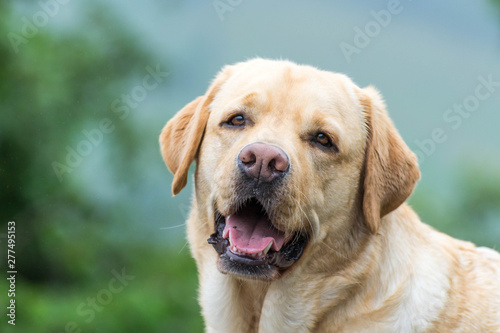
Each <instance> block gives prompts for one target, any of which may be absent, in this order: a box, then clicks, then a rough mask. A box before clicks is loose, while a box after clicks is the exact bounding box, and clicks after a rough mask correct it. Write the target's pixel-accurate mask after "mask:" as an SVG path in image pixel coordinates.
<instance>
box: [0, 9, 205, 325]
mask: <svg viewBox="0 0 500 333" xmlns="http://www.w3.org/2000/svg"><path fill="white" fill-rule="evenodd" d="M34 9H35V10H36V9H38V10H40V8H37V7H36V4H35V7H34ZM82 14H83V15H82V16H81V17H83V18H84V21H83V22H82V23H81V24H82V26H83V27H84V28H82V29H74V30H68V31H64V32H63V33H55V32H54V31H51V30H50V29H49V28H48V27H45V28H44V29H39V32H38V33H37V34H36V36H34V37H33V38H29V39H28V42H27V43H23V44H20V45H19V50H18V52H17V53H16V52H15V47H13V45H12V44H11V43H10V41H9V39H7V38H1V39H0V110H1V121H0V156H1V159H0V183H1V184H2V189H1V192H0V202H1V203H2V209H1V210H0V221H1V224H0V228H1V231H0V232H2V233H4V232H5V231H6V230H7V222H8V221H11V220H14V221H16V223H17V226H16V229H17V233H16V237H17V243H16V248H15V250H16V253H17V257H16V261H17V262H16V265H17V270H18V274H17V279H16V287H17V288H16V301H17V311H16V312H17V316H16V319H17V320H16V327H12V326H10V325H7V323H6V319H5V318H6V316H5V314H4V311H5V310H4V311H2V313H3V315H2V317H3V319H2V321H1V323H0V327H2V328H1V329H0V331H2V332H14V331H16V332H64V331H65V330H67V331H71V332H73V331H75V332H78V329H81V332H94V331H100V332H158V331H161V332H196V331H201V330H202V329H201V327H202V323H201V319H200V310H199V308H198V305H197V301H196V285H197V282H196V270H195V267H194V263H193V261H192V259H191V257H190V255H189V250H188V249H187V248H184V249H183V250H182V251H180V252H179V250H180V249H181V248H183V245H184V242H183V241H179V242H178V244H170V245H168V246H167V244H165V245H162V244H156V243H150V242H148V241H147V237H145V236H143V237H140V238H139V240H138V237H134V236H136V235H134V234H133V233H132V232H131V231H129V230H128V228H127V227H128V226H129V225H131V224H133V223H137V221H131V218H130V215H131V214H130V213H131V211H133V210H134V207H133V206H130V205H128V204H127V202H120V197H117V198H116V201H114V202H109V201H108V200H103V199H102V198H100V197H99V196H98V195H92V193H90V194H89V193H88V192H89V191H91V190H92V187H89V186H87V184H85V181H83V180H82V177H81V176H82V174H83V170H84V168H85V167H86V166H85V163H86V162H87V161H84V162H85V163H84V162H82V163H81V165H77V166H76V167H74V168H73V171H72V172H71V173H64V174H63V175H62V179H61V180H59V179H58V177H57V175H56V172H55V171H54V169H53V165H52V163H53V162H54V161H57V162H60V163H63V164H65V160H66V155H67V154H68V151H67V147H68V146H69V147H72V148H73V149H76V148H75V147H76V146H77V144H78V143H79V142H81V141H82V140H85V139H86V138H85V136H84V134H83V132H82V131H83V130H87V131H92V130H93V129H95V128H98V127H99V123H100V122H101V121H102V119H105V118H107V119H110V120H111V121H112V123H113V125H114V130H113V132H112V133H110V134H106V135H105V136H104V138H103V139H102V143H100V144H99V145H98V146H96V147H94V150H93V151H92V154H94V155H95V154H99V153H100V152H101V151H102V150H105V151H107V154H104V157H103V158H104V159H106V161H105V162H104V165H105V166H106V170H100V169H97V170H94V171H93V175H94V176H95V178H94V177H91V180H92V181H94V179H95V181H96V182H99V181H101V180H102V178H103V177H107V178H110V179H109V180H108V182H109V183H110V184H111V186H115V187H120V188H122V191H123V188H125V190H124V191H125V192H126V191H127V189H128V190H129V191H133V190H134V188H135V186H136V184H137V182H139V180H140V179H141V177H140V174H138V173H137V170H138V167H137V166H138V161H136V160H134V157H135V156H136V155H137V154H138V152H139V151H140V150H141V149H142V147H141V144H142V141H141V140H140V135H141V133H139V132H138V130H137V128H136V127H135V126H134V123H133V121H132V120H131V119H124V120H122V119H120V118H119V115H120V114H115V113H113V112H111V111H110V104H111V103H112V102H113V101H114V100H115V99H116V98H119V97H120V96H121V94H123V93H126V92H128V91H130V85H131V82H134V81H137V80H140V79H142V77H143V76H144V74H145V72H146V70H145V68H146V66H151V67H155V65H156V64H157V63H161V61H158V60H157V59H154V58H153V57H151V56H150V55H149V54H147V53H146V52H145V51H143V50H142V48H141V47H140V45H138V44H137V41H138V40H140V38H138V36H134V35H133V34H131V33H130V32H129V31H128V29H127V28H126V26H125V25H124V24H123V23H121V22H119V20H117V19H116V18H115V17H114V16H113V15H111V13H109V12H108V11H107V10H106V8H105V7H101V6H89V9H88V12H87V13H82ZM20 16H21V15H20V14H19V13H16V12H14V11H13V9H12V8H11V6H9V5H7V2H4V1H2V2H0V35H1V36H7V35H8V33H10V32H15V33H17V34H18V35H21V34H20V29H21V27H22V22H21V21H20V20H19V17H20ZM139 82H141V81H139ZM153 144H156V142H154V143H153ZM91 158H92V155H90V156H89V159H91ZM103 174H104V176H103ZM110 175H111V176H110ZM165 218H167V217H165ZM4 245H5V242H3V239H2V251H4V250H5V249H4V247H5V246H4ZM5 259H6V258H2V271H5V267H6V265H5V264H6V260H5ZM122 269H125V271H126V272H127V274H129V275H131V276H134V277H135V278H134V279H133V280H132V281H130V283H129V284H128V285H127V286H124V287H123V291H121V292H118V293H116V294H112V301H111V302H109V304H105V305H103V304H100V305H102V306H100V305H99V303H98V304H97V305H96V306H95V308H94V307H93V305H91V303H88V302H89V300H88V298H89V297H90V298H94V299H95V298H97V299H98V300H99V292H100V291H102V290H105V291H104V292H103V294H102V295H100V296H101V297H102V300H104V301H105V303H107V302H108V299H107V298H106V297H105V296H106V295H107V293H106V290H107V289H108V284H109V282H110V281H111V280H112V279H113V278H114V275H113V273H112V272H113V271H115V272H121V270H122ZM0 290H2V293H4V291H6V290H8V287H7V282H6V280H5V279H1V280H0ZM1 299H2V301H1V302H0V303H1V306H2V308H3V309H5V308H6V304H7V303H6V302H8V300H7V299H6V298H5V297H2V298H1ZM79 306H80V311H78V309H79ZM85 310H87V312H85ZM89 311H90V312H92V311H93V312H94V315H95V318H93V316H91V315H90V313H89ZM85 313H87V314H86V315H85ZM72 322H74V325H76V326H75V327H76V328H75V330H73V328H72V325H73V324H72ZM68 323H69V326H68V328H67V327H66V325H68ZM6 326H7V327H6Z"/></svg>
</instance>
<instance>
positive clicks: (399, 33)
mask: <svg viewBox="0 0 500 333" xmlns="http://www.w3.org/2000/svg"><path fill="white" fill-rule="evenodd" d="M220 3H223V4H226V6H229V7H230V10H228V11H226V12H224V13H223V14H222V17H223V20H221V16H220V15H219V14H220V13H218V12H217V10H216V8H215V5H216V4H220ZM228 3H233V4H236V5H234V6H233V5H231V4H228ZM390 3H391V1H356V2H348V1H342V2H339V1H337V2H333V1H307V2H306V1H284V0H281V1H272V2H271V1H262V0H261V1H236V0H233V1H231V2H228V1H180V0H176V1H175V0H174V1H167V2H164V1H154V0H148V1H141V2H139V1H118V0H111V1H108V2H106V4H102V3H101V5H104V6H108V7H110V8H111V9H112V11H113V12H114V14H115V15H116V16H117V17H119V18H121V19H122V21H123V22H124V23H125V24H126V26H127V27H128V28H129V30H130V31H133V32H134V35H135V37H137V38H138V39H139V40H140V44H141V45H143V46H144V48H146V49H147V50H148V51H150V52H152V53H153V54H155V55H156V56H158V57H159V58H160V59H164V60H165V64H166V66H167V67H166V69H167V71H168V72H169V77H168V83H167V84H165V85H162V86H161V87H160V88H159V89H157V90H155V91H154V92H153V93H152V94H151V96H148V99H147V100H146V101H145V102H144V103H143V104H142V105H141V111H140V112H136V113H135V114H134V115H133V117H134V120H135V121H136V122H137V124H138V126H143V127H144V133H145V137H146V140H148V142H150V144H148V145H146V146H147V148H145V151H144V155H143V156H138V158H143V159H145V160H148V161H150V165H149V166H148V170H147V172H145V175H144V179H142V180H141V182H142V184H143V185H142V186H141V187H140V188H139V189H138V190H137V192H135V193H129V194H128V195H129V196H130V197H131V201H133V200H140V201H141V202H143V205H140V206H139V207H140V209H138V211H137V218H138V219H140V218H141V217H142V216H145V215H148V214H149V216H154V217H153V219H154V223H152V225H154V227H155V228H156V227H158V228H159V227H162V226H164V227H168V226H172V225H175V224H181V223H183V222H184V221H183V219H184V216H183V215H185V212H186V211H187V207H188V202H189V195H190V194H189V192H190V187H191V186H192V182H190V183H189V184H188V190H187V191H186V190H184V191H183V192H182V193H181V194H180V195H179V197H178V198H175V199H173V200H175V201H176V202H177V204H178V206H179V207H180V208H179V212H176V213H175V214H174V215H176V216H177V219H176V220H175V221H174V220H172V221H169V225H165V222H164V221H165V220H166V217H167V216H172V213H171V212H168V211H167V210H166V208H165V207H164V202H165V201H166V200H170V199H169V198H170V197H171V194H170V181H171V179H172V178H171V176H170V175H169V173H168V171H167V170H166V168H165V167H164V165H163V163H162V162H161V157H160V154H159V151H158V146H157V136H158V135H159V132H160V130H161V128H162V127H163V125H164V124H165V122H166V121H167V120H168V119H169V118H170V117H171V116H172V115H173V114H174V113H175V112H177V111H178V110H180V109H181V108H182V107H183V106H184V105H185V104H187V103H188V102H189V101H191V100H192V99H194V98H195V97H197V96H199V95H201V94H203V93H204V91H205V89H206V88H207V86H208V84H209V82H210V80H211V79H212V78H213V77H214V75H215V74H216V73H217V71H218V70H219V69H220V68H221V67H222V66H223V65H225V64H230V63H234V62H238V61H242V60H246V59H249V58H252V57H255V56H260V57H266V58H284V59H289V60H292V61H295V62H299V63H304V64H310V65H314V66H317V67H319V68H321V69H325V70H330V71H336V72H342V73H345V74H347V75H349V76H350V77H351V78H353V80H354V81H355V82H356V83H358V84H359V85H360V86H366V85H368V84H373V85H374V86H375V87H377V88H378V89H379V90H380V91H381V93H382V95H383V96H384V97H385V99H386V102H387V104H388V110H389V112H390V114H391V117H392V118H393V120H394V122H395V124H396V126H397V128H398V129H399V130H400V132H401V134H402V136H403V138H404V139H405V141H406V142H407V143H408V145H409V146H410V148H412V149H413V150H421V148H420V147H419V146H418V144H417V141H419V142H423V141H425V140H429V139H430V138H431V137H432V132H433V131H434V130H435V129H436V128H441V129H442V132H444V134H445V135H446V136H447V140H446V141H445V142H442V143H435V152H434V153H432V154H428V155H429V156H427V155H426V156H424V157H425V160H424V161H423V162H422V163H421V169H422V173H423V178H422V180H421V182H420V185H419V186H424V187H425V188H427V189H430V190H431V191H434V192H436V193H443V195H446V193H448V192H447V191H453V187H452V186H451V183H450V179H452V178H453V176H454V172H455V168H454V166H455V165H457V163H463V162H464V161H470V160H478V161H479V163H482V164H490V165H497V166H498V165H500V131H499V130H498V127H499V126H498V125H500V112H499V110H498V105H500V87H499V86H497V87H495V89H496V90H494V91H493V92H492V93H491V94H490V96H488V98H486V99H485V100H481V101H480V103H479V105H478V106H477V108H476V110H475V111H473V112H471V113H470V116H469V117H468V118H463V119H461V123H460V125H459V126H457V128H453V127H452V126H451V125H452V124H453V123H451V122H446V121H445V120H444V118H443V117H444V115H445V112H446V111H447V110H448V109H450V108H452V107H453V105H454V104H463V102H464V100H465V99H467V98H468V97H470V96H473V95H474V93H475V89H476V88H477V86H478V85H480V82H481V81H479V79H478V78H479V77H483V78H485V79H488V77H491V78H492V80H493V81H494V82H500V63H499V61H498V59H500V57H499V56H500V12H499V10H498V7H495V6H494V5H493V2H492V1H484V0H479V1H465V0H454V1H452V0H442V1H410V0H408V1H401V2H399V5H398V6H397V8H398V13H397V14H393V15H391V17H390V22H389V23H388V24H385V26H382V25H381V24H380V23H379V28H380V29H379V31H378V33H376V34H373V35H374V36H373V37H371V38H370V42H369V45H367V46H366V47H362V48H360V51H359V54H353V55H352V59H351V61H350V62H348V61H347V60H346V58H345V57H344V55H343V53H342V51H341V47H340V45H341V43H348V44H350V45H355V43H354V39H355V35H356V34H357V32H356V31H357V30H356V29H357V28H359V29H361V30H362V31H364V30H365V27H366V25H367V24H370V22H372V25H373V22H376V19H375V17H374V14H373V12H376V13H379V12H380V11H381V10H387V8H388V6H389V4H390ZM80 9H81V8H80V5H79V4H78V2H69V3H68V4H67V5H65V6H64V8H61V12H60V14H58V16H57V17H56V18H55V19H53V20H51V22H50V25H51V27H50V28H52V29H55V30H60V31H63V30H64V29H68V27H70V26H71V25H73V24H77V23H78V17H79V11H80ZM152 65H154V64H152ZM103 154H105V153H103ZM93 158H94V162H91V161H90V162H88V163H87V169H86V170H87V171H82V173H83V175H85V173H87V175H88V176H89V177H91V176H92V177H95V175H94V172H93V170H95V168H96V167H98V164H99V163H100V162H99V160H100V156H99V154H95V156H94V157H93ZM94 191H95V192H97V193H100V195H102V196H103V197H106V196H108V197H112V196H113V195H114V192H113V190H111V191H110V188H109V187H108V186H106V183H105V182H103V183H95V184H94V185H93V187H92V192H94ZM151 212H155V213H154V214H152V215H151ZM176 230H177V229H172V230H170V229H169V230H166V231H165V232H168V233H169V234H172V235H175V236H178V235H180V234H181V233H183V232H184V230H183V228H179V229H178V230H177V231H176Z"/></svg>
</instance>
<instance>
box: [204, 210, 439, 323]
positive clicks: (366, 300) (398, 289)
mask: <svg viewBox="0 0 500 333" xmlns="http://www.w3.org/2000/svg"><path fill="white" fill-rule="evenodd" d="M403 216H406V218H405V219H403ZM408 216H411V218H410V219H409V218H408ZM381 222H382V223H381V227H380V229H379V231H378V232H377V234H375V235H369V234H368V233H367V232H366V230H363V227H359V228H357V227H355V228H351V230H358V233H357V234H356V233H353V234H351V235H345V236H344V237H342V238H340V237H332V236H331V235H327V236H330V237H324V239H323V240H322V241H323V244H326V245H328V246H329V247H330V248H331V249H332V250H333V251H332V253H337V256H335V255H332V256H328V257H325V256H321V260H318V259H319V256H318V255H319V253H318V254H317V255H316V254H315V253H314V251H315V249H314V248H311V249H309V250H308V251H310V252H309V253H304V257H303V258H302V259H303V260H302V259H301V260H299V262H297V264H296V267H293V269H292V270H291V271H290V272H288V273H287V274H284V275H283V276H282V277H281V278H280V279H278V280H276V281H273V282H262V281H252V280H244V279H240V278H235V277H233V276H230V275H224V274H221V273H220V272H218V271H217V269H215V265H211V266H207V267H199V269H201V271H200V284H201V286H200V288H201V299H200V300H201V303H202V306H203V311H204V316H205V318H207V320H208V322H207V326H208V327H214V328H219V329H221V328H224V329H221V330H219V331H240V332H257V331H258V332H280V331H287V332H292V331H293V332H300V331H301V330H302V329H305V328H308V329H311V328H312V327H314V325H315V324H314V323H313V322H312V320H313V318H315V319H317V318H319V317H322V316H325V317H327V318H328V320H323V321H321V322H322V323H324V324H325V325H329V327H339V328H342V327H346V326H343V325H346V323H345V320H346V318H347V319H349V318H350V319H351V320H353V321H354V322H356V321H357V320H361V319H359V318H365V319H364V320H370V321H371V320H375V321H376V319H377V317H382V316H387V313H388V312H391V311H394V313H391V314H392V315H394V316H395V317H394V318H395V321H397V322H400V323H402V324H401V325H403V324H404V323H407V324H411V320H409V319H408V318H407V317H405V315H407V314H404V313H401V314H398V313H396V310H394V309H393V307H391V304H392V302H394V301H395V299H400V298H407V299H410V302H413V303H415V306H421V310H415V311H427V310H428V308H429V306H428V305H426V304H418V300H419V299H426V298H425V297H424V298H422V297H420V298H419V297H417V295H418V294H419V293H420V296H421V295H422V293H432V292H433V291H432V290H439V289H440V290H446V288H447V286H446V283H447V282H446V277H444V276H443V277H442V279H441V281H440V280H437V281H434V282H433V283H441V284H445V285H444V286H435V288H434V289H433V288H431V289H432V290H429V289H426V286H425V284H424V285H416V284H414V283H413V281H417V279H413V277H414V276H416V275H419V279H418V281H428V280H429V279H428V278H427V277H426V276H425V275H426V274H427V273H428V272H429V270H432V267H433V265H445V264H446V262H445V261H444V260H437V258H436V257H435V258H432V251H433V250H435V248H434V247H433V246H432V244H431V243H430V242H429V248H425V249H418V253H417V252H416V250H417V249H415V247H408V246H407V244H408V242H412V238H414V237H419V238H420V237H424V236H423V234H424V233H423V232H422V228H424V229H427V228H429V227H427V226H425V225H424V224H422V223H421V222H420V221H419V220H418V217H417V216H416V214H415V213H413V212H412V211H411V209H410V208H409V207H407V206H406V205H403V206H401V207H400V208H398V209H397V210H395V211H394V212H392V213H390V214H388V215H387V216H386V217H384V218H383V219H382V221H381ZM353 223H356V224H357V223H358V221H353ZM395 234H396V235H397V236H396V237H394V235H395ZM389 239H390V240H391V241H390V242H389ZM346 244H348V245H349V246H346ZM346 249H349V250H346ZM409 249H412V250H409ZM207 250H209V251H211V252H214V254H215V251H213V250H212V249H210V248H209V247H207ZM411 251H413V252H411ZM198 255H199V254H198ZM204 255H206V254H204ZM194 256H195V258H196V257H197V254H196V253H195V254H194ZM416 256H428V257H429V258H428V259H427V260H426V261H419V262H426V263H427V267H425V268H424V267H414V266H413V265H414V261H413V260H412V258H415V257H416ZM211 257H212V258H211V260H215V259H216V256H215V255H213V256H212V255H211ZM197 261H198V262H201V261H203V260H197ZM205 262H206V261H205ZM436 271H437V269H436ZM304 272H307V274H304ZM403 272H404V273H403ZM303 277H306V278H307V280H303V279H304V278H303ZM381 280H384V281H391V283H387V284H386V285H387V290H382V291H381V290H379V288H380V283H379V282H380V281H381ZM408 290H410V292H409V293H404V291H408ZM311 294H316V295H320V296H318V297H314V298H310V297H308V295H311ZM438 296H439V295H438ZM438 296H436V297H435V299H436V304H435V305H433V306H435V307H436V308H438V307H439V304H440V302H441V299H442V298H443V297H444V296H442V295H441V296H439V297H438ZM240 299H244V300H246V302H244V303H241V304H240V302H239V301H238V300H240ZM307 299H319V300H320V302H319V303H315V304H308V303H307V301H306V300H307ZM248 300H251V302H248ZM360 303H362V304H365V305H366V312H365V313H363V314H360V313H359V304H360ZM275 304H283V305H284V306H283V307H282V308H276V307H275V306H272V305H275ZM285 305H286V306H285ZM354 309H357V311H358V312H355V310H354ZM436 311H437V310H436ZM327 314H328V316H326V315H327ZM420 315H421V316H422V315H425V314H420ZM398 316H400V317H401V318H400V319H398ZM220 318H226V319H225V320H222V321H223V322H222V321H221V319H220ZM339 318H343V319H342V320H343V322H340V321H339V322H337V321H336V320H339ZM221 325H222V326H221ZM228 325H229V326H228ZM359 325H361V324H359ZM242 327H245V329H242ZM359 327H362V326H359ZM398 327H403V326H398ZM403 328H404V327H403ZM209 331H210V330H209ZM215 331H216V330H215ZM403 331H404V330H403Z"/></svg>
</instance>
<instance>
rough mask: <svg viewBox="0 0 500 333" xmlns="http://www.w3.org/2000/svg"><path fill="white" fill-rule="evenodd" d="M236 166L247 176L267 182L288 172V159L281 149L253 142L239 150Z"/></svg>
mask: <svg viewBox="0 0 500 333" xmlns="http://www.w3.org/2000/svg"><path fill="white" fill-rule="evenodd" d="M238 167H239V168H240V170H242V171H243V172H244V173H245V174H246V175H247V176H249V177H251V178H255V179H257V180H259V181H264V182H268V183H269V182H271V181H273V180H274V179H276V178H279V177H280V176H283V175H285V174H286V173H287V172H288V169H289V168H290V161H289V159H288V156H287V154H286V153H285V152H284V151H283V149H281V148H279V147H277V146H273V145H270V144H266V143H262V142H254V143H251V144H249V145H246V146H245V147H243V149H242V150H241V151H240V154H239V155H238Z"/></svg>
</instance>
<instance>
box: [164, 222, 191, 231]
mask: <svg viewBox="0 0 500 333" xmlns="http://www.w3.org/2000/svg"><path fill="white" fill-rule="evenodd" d="M185 225H186V223H183V224H179V225H174V226H171V227H165V228H160V229H162V230H170V229H175V228H180V227H184V226H185Z"/></svg>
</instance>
